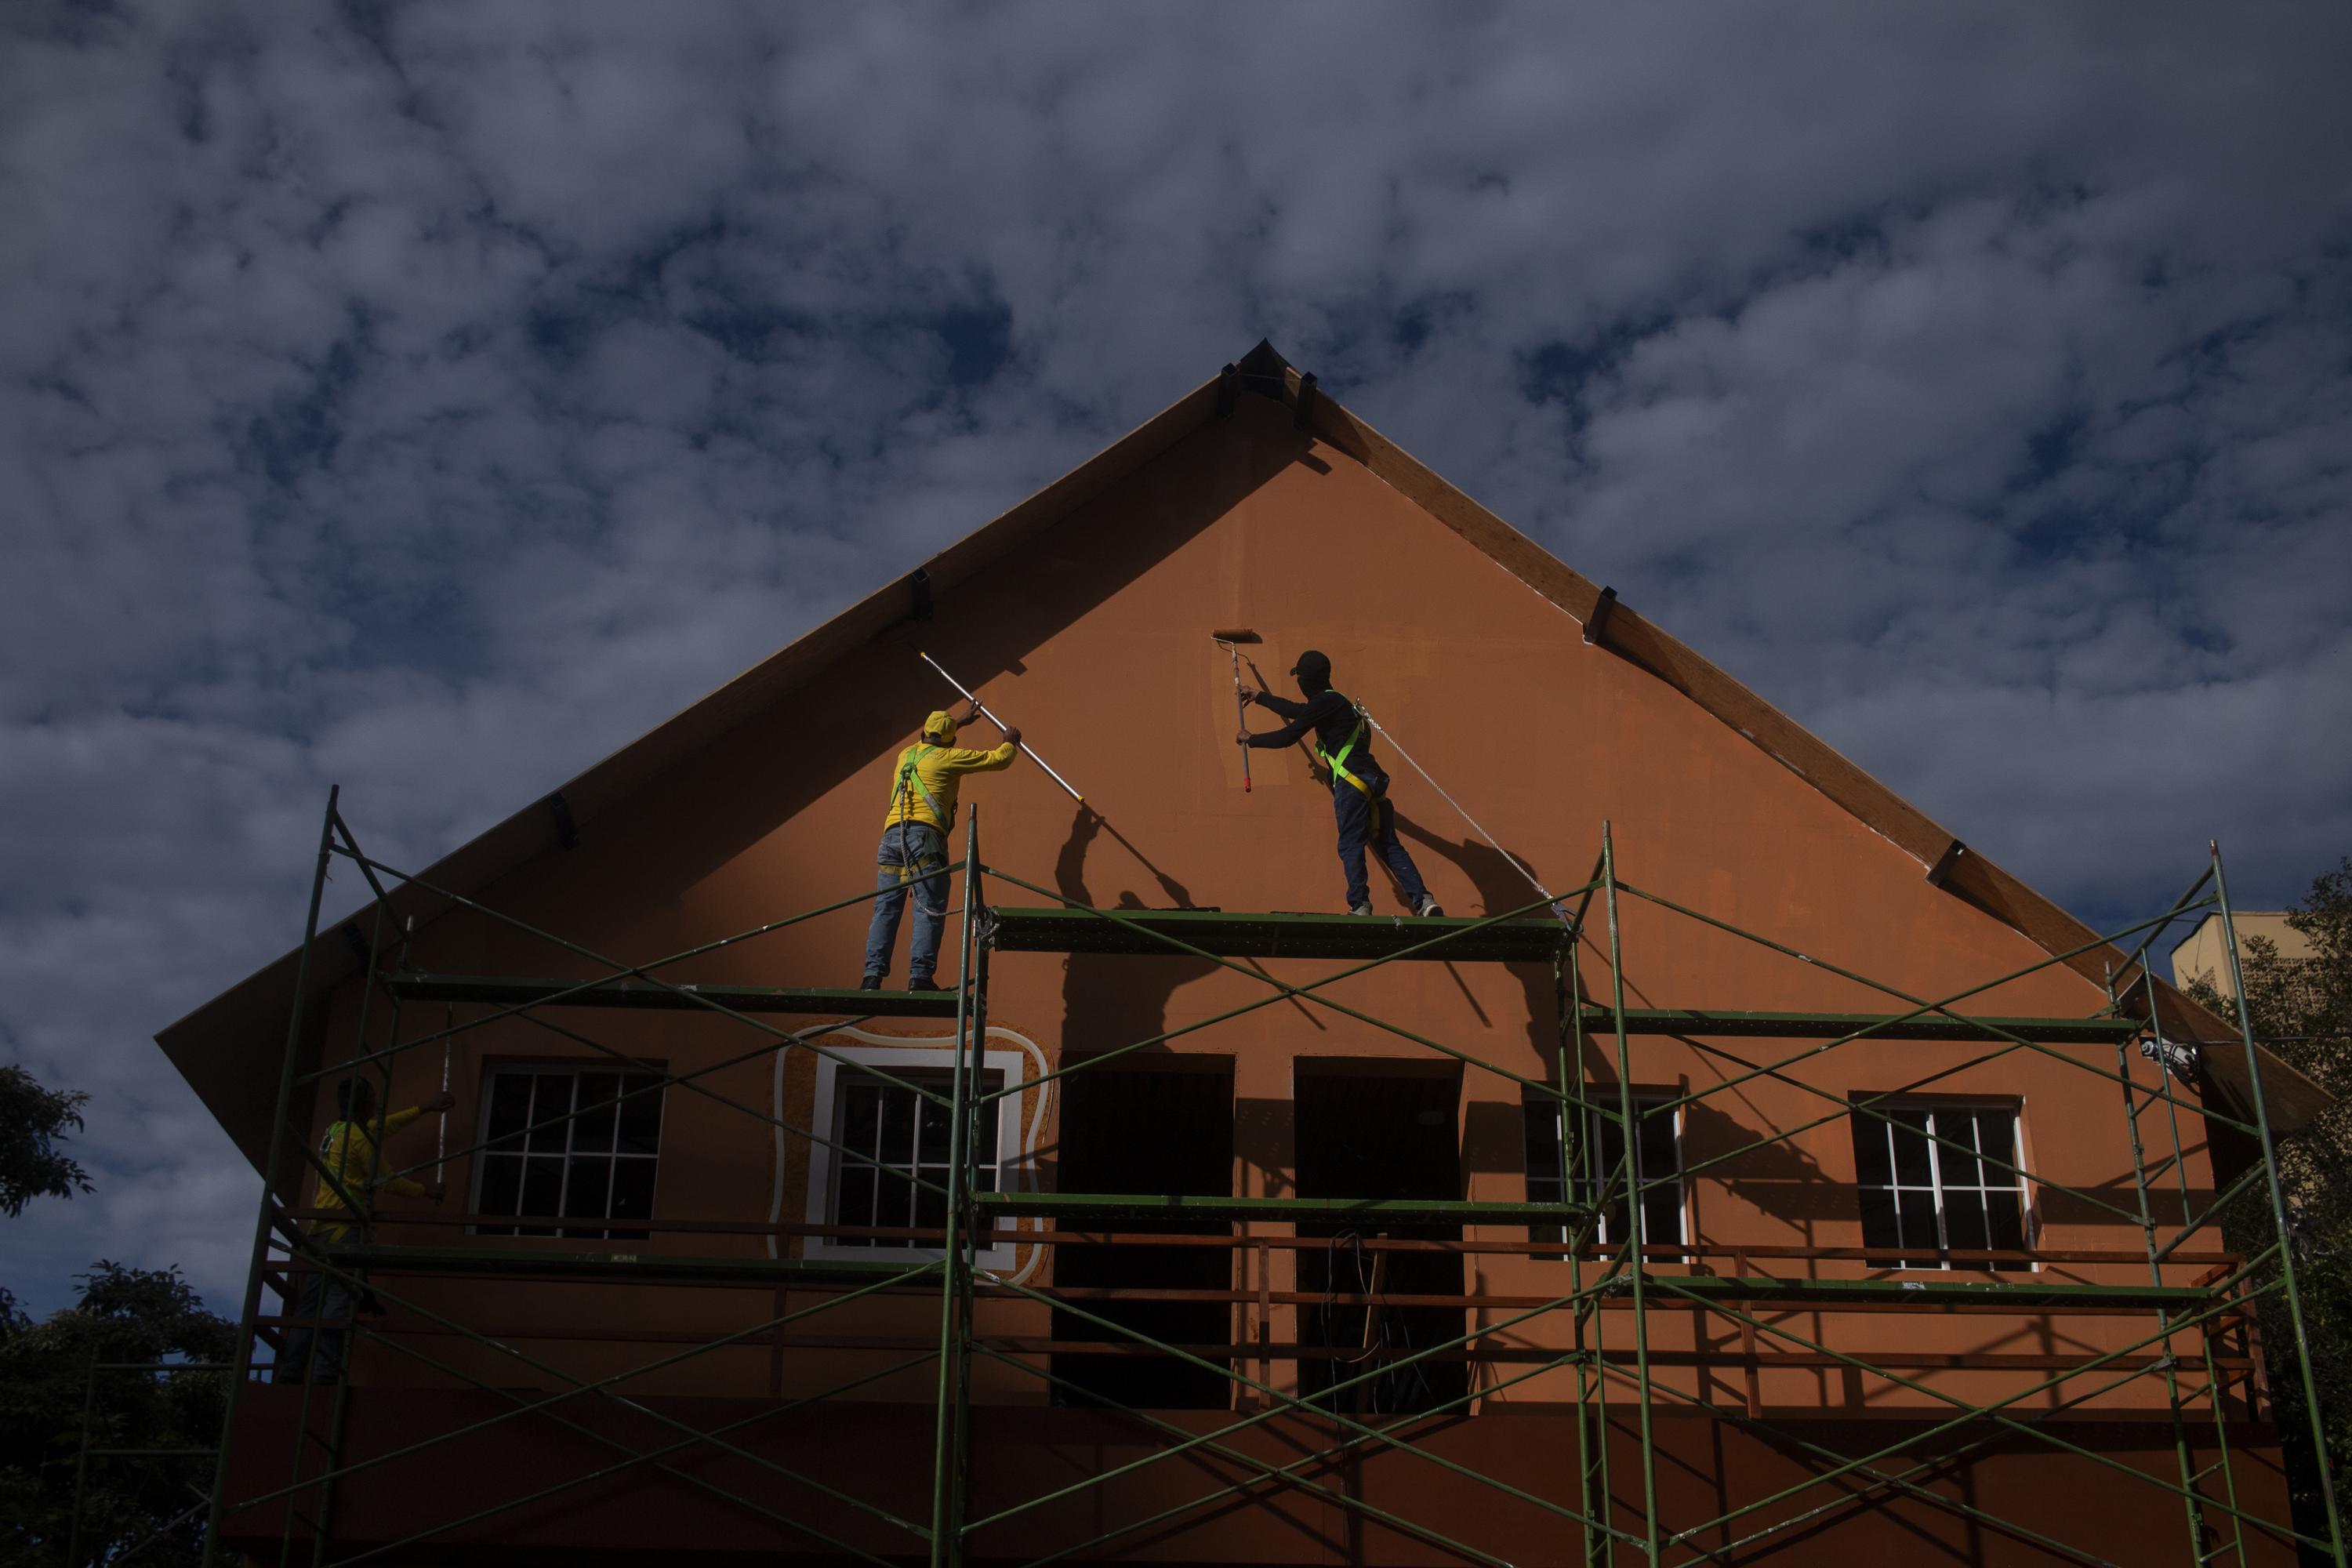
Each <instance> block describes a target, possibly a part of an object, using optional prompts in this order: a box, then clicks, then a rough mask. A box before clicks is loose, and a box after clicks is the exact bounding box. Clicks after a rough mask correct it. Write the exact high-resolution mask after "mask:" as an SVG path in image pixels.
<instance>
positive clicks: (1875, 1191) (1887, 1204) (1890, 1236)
mask: <svg viewBox="0 0 2352 1568" xmlns="http://www.w3.org/2000/svg"><path fill="white" fill-rule="evenodd" d="M1861 1196H1862V1244H1863V1246H1864V1247H1900V1246H1902V1245H1903V1238H1902V1237H1901V1235H1900V1234H1899V1233H1897V1231H1896V1230H1895V1194H1893V1193H1891V1192H1889V1191H1887V1190H1886V1189H1885V1187H1864V1188H1863V1189H1862V1194H1861ZM1871 1266H1872V1267H1873V1268H1885V1267H1887V1265H1886V1263H1885V1261H1884V1260H1880V1259H1874V1260H1873V1261H1872V1265H1871Z"/></svg>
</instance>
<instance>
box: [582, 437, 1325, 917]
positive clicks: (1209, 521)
mask: <svg viewBox="0 0 2352 1568" xmlns="http://www.w3.org/2000/svg"><path fill="white" fill-rule="evenodd" d="M1259 401H1260V400H1257V399H1244V400H1243V404H1242V405H1241V407H1239V408H1237V409H1236V410H1235V411H1234V415H1233V416H1232V417H1231V419H1230V420H1229V421H1226V422H1223V423H1220V424H1215V425H1212V426H1206V427H1204V428H1203V429H1202V430H1201V431H1199V432H1196V433H1195V434H1194V435H1193V436H1192V437H1187V438H1186V439H1185V440H1183V441H1181V442H1179V443H1178V444H1177V445H1176V446H1175V447H1171V449H1170V450H1169V451H1168V452H1167V453H1164V454H1162V455H1161V456H1160V457H1159V458H1155V459H1153V460H1152V461H1151V462H1149V463H1147V464H1145V465H1144V466H1143V467H1142V468H1139V469H1137V470H1136V471H1135V472H1134V473H1132V474H1130V475H1129V476H1128V477H1127V478H1125V479H1122V480H1120V481H1119V482H1118V484H1116V485H1113V486H1111V487H1110V488H1109V489H1106V490H1105V491H1104V492H1103V493H1102V494H1101V495H1100V496H1097V498H1095V499H1094V500H1092V501H1090V502H1088V503H1087V504H1086V505H1084V506H1082V507H1080V508H1079V509H1077V510H1076V511H1075V512H1073V513H1072V514H1071V515H1070V516H1069V517H1067V518H1066V519H1065V520H1063V521H1059V522H1057V523H1055V524H1054V525H1053V526H1052V527H1051V528H1050V529H1048V530H1047V531H1045V532H1044V533H1041V534H1039V535H1037V536H1036V537H1034V538H1033V539H1032V540H1030V541H1029V542H1026V543H1025V544H1024V545H1022V546H1020V547H1018V548H1017V549H1016V550H1015V552H1013V554H1012V555H1011V556H1009V557H1007V558H1005V559H1003V560H1000V561H997V562H995V563H992V564H990V565H988V566H986V567H983V568H982V569H981V570H980V571H978V572H977V573H975V574H973V575H972V576H971V578H970V579H968V580H967V581H965V582H963V583H961V584H957V585H955V586H953V587H950V588H947V589H944V590H941V591H940V592H939V593H938V595H937V596H936V599H935V601H934V604H933V606H932V612H931V616H932V618H930V619H929V620H927V621H916V620H913V619H911V618H910V619H908V620H907V621H903V622H901V623H899V624H898V626H894V627H892V628H891V629H889V630H887V631H885V632H883V633H881V634H880V635H878V636H877V637H873V638H872V639H870V640H869V641H867V642H866V643H865V644H863V645H862V646H858V647H851V648H846V649H844V650H842V652H841V653H840V654H839V655H838V656H837V657H835V658H832V659H831V662H829V663H827V664H825V665H824V667H823V668H822V669H821V670H820V671H819V672H818V679H819V680H821V682H822V689H821V690H820V689H817V688H814V687H804V688H803V689H800V690H798V691H795V692H793V693H791V694H789V695H787V696H786V697H784V698H782V700H779V701H777V702H776V703H775V704H773V705H772V707H770V708H767V709H764V710H758V711H755V712H751V713H747V714H746V715H744V719H745V721H744V722H742V723H740V724H739V725H737V727H736V728H735V729H733V730H732V731H729V732H728V733H727V734H725V735H724V736H722V737H720V738H719V740H717V741H716V742H713V743H712V744H711V746H710V747H709V751H708V752H705V753H704V756H703V758H702V760H700V761H699V762H698V763H697V764H696V765H695V766H692V767H688V768H679V769H675V770H673V771H672V772H671V773H669V774H668V775H667V776H666V777H664V778H661V779H657V780H656V781H654V782H653V783H652V784H649V785H648V786H647V787H646V789H645V790H643V791H641V792H640V793H639V795H637V796H636V797H635V799H633V800H631V801H629V802H627V803H625V805H622V806H619V807H616V808H615V809H614V810H613V811H610V812H607V813H606V814H604V816H603V817H601V818H599V819H598V820H597V821H596V822H595V823H593V824H589V825H583V826H584V828H585V832H584V834H583V837H595V838H597V839H598V840H599V841H600V843H599V847H600V850H602V853H601V854H600V855H599V856H596V857H572V859H571V860H570V861H568V862H566V861H563V860H562V859H560V858H558V859H554V860H549V861H547V862H546V863H545V864H547V865H551V866H559V867H562V868H566V869H570V870H572V874H573V875H575V876H581V877H588V876H592V875H593V877H595V878H596V879H598V880H599V881H600V882H601V881H603V880H604V879H607V878H609V877H611V876H613V875H616V874H617V875H621V876H625V878H626V879H627V884H628V886H629V887H630V889H631V892H632V898H633V899H634V900H635V901H636V902H637V903H638V905H639V906H641V907H642V906H644V905H646V904H654V905H659V904H662V903H664V902H669V903H673V904H674V903H675V902H677V900H680V899H681V898H683V897H684V895H685V894H686V893H687V892H688V889H692V888H694V887H695V886H696V885H697V884H698V883H700V882H701V881H702V880H703V879H705V878H707V877H709V875H710V874H711V873H712V872H713V871H714V870H716V869H717V868H719V867H720V866H722V865H725V864H726V863H727V862H729V861H730V860H732V859H734V858H737V857H738V856H740V855H741V854H742V853H743V852H744V851H745V850H746V849H748V848H750V847H751V846H752V845H754V844H756V843H757V842H758V841H759V840H760V839H761V838H762V837H765V836H766V835H768V834H769V833H770V832H772V831H773V829H774V828H775V826H776V825H777V824H778V823H780V822H783V821H787V820H789V819H790V818H791V817H792V816H794V815H795V814H797V813H798V812H800V811H802V810H803V809H805V808H806V807H807V806H808V805H810V804H811V803H813V802H814V801H816V800H817V799H819V798H821V797H822V796H824V795H826V794H827V793H829V792H830V791H832V790H833V789H835V787H837V786H838V785H840V784H842V783H843V781H844V780H845V779H847V778H850V777H852V776H854V775H856V774H857V773H860V772H865V771H871V772H872V773H874V776H875V780H876V784H875V791H876V793H875V800H874V820H875V825H876V831H877V833H878V832H879V831H880V825H881V819H882V813H883V808H884V806H885V805H887V794H888V791H887V768H886V767H884V766H883V765H882V764H883V763H884V762H886V761H887V759H888V758H889V757H891V756H893V755H895V754H896V752H897V751H898V748H899V747H901V746H903V745H906V744H908V743H910V742H913V740H914V739H915V738H916V731H917V730H918V729H919V726H920V724H921V723H922V720H923V716H924V715H925V714H926V713H929V711H930V710H933V709H935V708H940V707H945V706H948V705H950V702H952V701H953V700H955V699H954V693H953V692H952V691H950V690H949V689H948V688H947V686H946V684H945V683H944V682H943V681H941V680H940V678H939V676H938V675H937V674H935V673H934V672H933V671H932V670H931V669H930V668H929V667H927V666H925V665H924V664H922V663H921V662H920V661H919V659H918V658H916V657H915V654H916V650H917V649H918V648H927V649H929V651H930V652H932V653H934V654H936V655H937V656H939V658H940V659H941V661H942V662H943V663H944V664H946V665H947V667H948V668H950V669H952V670H954V671H955V672H956V676H957V679H961V680H962V681H964V682H966V683H967V684H968V685H970V686H971V688H972V689H974V690H977V691H981V692H982V693H983V694H985V693H986V691H987V689H988V687H989V685H990V683H992V682H993V681H995V680H997V679H999V678H1000V677H1002V676H1003V675H1005V674H1008V673H1017V672H1019V671H1020V670H1021V669H1022V668H1023V666H1022V658H1023V656H1024V654H1025V653H1027V652H1029V651H1030V650H1033V649H1035V648H1037V647H1040V646H1042V645H1044V644H1045V643H1046V642H1049V641H1050V640H1051V639H1052V638H1054V637H1055V636H1057V635H1058V634H1060V633H1061V632H1063V631H1065V630H1066V629H1067V628H1068V627H1069V626H1071V625H1072V624H1074V623H1075V622H1076V621H1078V620H1079V619H1081V618H1082V617H1083V616H1086V615H1087V613H1088V612H1090V611H1092V610H1093V609H1095V608H1096V607H1097V606H1098V605H1101V604H1102V603H1103V602H1104V601H1106V600H1108V599H1109V598H1110V597H1112V596H1113V595H1116V594H1118V592H1119V591H1120V590H1121V589H1123V588H1125V587H1126V586H1127V585H1128V584H1130V583H1132V582H1134V581H1135V580H1137V579H1138V578H1139V577H1141V576H1142V575H1143V574H1145V573H1146V572H1148V571H1150V569H1151V568H1152V567H1153V566H1154V565H1155V564H1157V563H1159V562H1160V561H1161V560H1162V559H1164V558H1165V557H1166V556H1167V555H1168V554H1169V553H1170V552H1173V551H1174V550H1176V549H1177V548H1179V547H1180V546H1181V545H1182V544H1183V543H1184V542H1186V541H1188V540H1190V539H1192V538H1193V537H1194V536H1196V535H1198V534H1199V533H1201V532H1202V531H1203V530H1205V529H1207V528H1209V527H1210V526H1211V525H1213V523H1214V522H1215V521H1217V520H1218V519H1219V518H1221V517H1223V516H1224V515H1226V514H1227V513H1228V512H1230V511H1231V510H1233V509H1234V507H1236V506H1237V505H1239V504H1240V503H1241V502H1242V501H1243V500H1244V499H1246V498H1247V497H1248V496H1249V495H1251V494H1252V493H1254V492H1255V491H1256V490H1257V489H1260V488H1262V487H1263V486H1265V484H1266V483H1267V482H1269V481H1270V480H1272V479H1274V477H1275V476H1276V475H1277V474H1279V473H1280V472H1282V471H1283V470H1284V469H1286V468H1290V467H1291V466H1293V465H1295V464H1298V463H1300V462H1302V461H1303V460H1304V459H1305V458H1306V457H1307V437H1305V436H1303V435H1302V434H1300V433H1299V432H1298V431H1297V430H1295V429H1293V428H1292V427H1291V426H1290V423H1289V421H1288V418H1287V417H1286V416H1283V415H1282V412H1281V410H1280V409H1278V408H1276V407H1275V405H1271V404H1267V405H1265V408H1264V409H1258V408H1255V407H1253V406H1252V405H1253V404H1255V403H1257V402H1259ZM1268 416H1272V417H1268ZM1203 443H1213V445H1212V446H1208V447H1205V448H1204V447H1203V445H1202V444H1203ZM1204 451H1205V458H1204ZM1106 517H1116V518H1118V520H1119V521H1118V526H1117V527H1106V526H1102V520H1103V519H1105V518H1106ZM910 608H911V605H910ZM1113 833H1114V837H1116V831H1115V830H1113ZM1129 847H1130V848H1132V846H1129ZM961 849H962V845H961V842H959V843H957V844H955V845H954V846H952V847H951V854H955V853H961ZM870 854H871V851H870V850H868V849H866V848H865V847H864V846H859V847H858V852H857V853H856V854H855V855H852V854H850V853H848V852H847V849H846V847H845V852H844V854H843V857H842V862H841V865H840V868H839V870H838V872H837V873H836V872H834V871H833V870H832V869H831V868H830V866H829V865H828V866H827V867H824V868H808V881H809V883H810V885H811V887H812V888H813V889H821V890H824V891H833V890H834V889H836V888H837V889H838V892H837V893H836V894H835V896H846V895H847V894H849V893H851V892H854V891H856V887H857V885H858V883H859V882H860V881H861V880H865V879H870V878H871V877H872V876H873V870H872V867H871V864H870V860H869V859H868V857H870ZM592 868H593V869H592ZM1163 882H1164V879H1163ZM1178 890H1179V891H1181V889H1178ZM557 896H559V897H560V896H561V895H560V894H559V895H557Z"/></svg>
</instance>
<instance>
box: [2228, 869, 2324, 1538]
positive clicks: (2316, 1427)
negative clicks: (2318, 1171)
mask: <svg viewBox="0 0 2352 1568" xmlns="http://www.w3.org/2000/svg"><path fill="white" fill-rule="evenodd" d="M2207 847H2208V848H2209V849H2210V850H2211V852H2212V855H2213V891H2214V892H2215V894H2216V895H2218V897H2219V899H2220V900H2221V941H2222V943H2223V945H2224V946H2225V947H2226V948H2227V949H2228V951H2229V954H2230V985H2231V989H2232V990H2233V991H2235V992H2236V993H2237V999H2238V1039H2239V1041H2240V1042H2241V1043H2242V1045H2244V1047H2245V1048H2246V1080H2247V1085H2248V1087H2249V1088H2250V1089H2252V1091H2253V1098H2254V1127H2255V1129H2256V1130H2257V1131H2259V1132H2260V1133H2261V1134H2262V1140H2263V1175H2264V1176H2265V1177H2266V1178H2267V1179H2268V1181H2269V1184H2270V1194H2271V1222H2272V1224H2273V1225H2274V1226H2277V1227H2278V1231H2277V1234H2278V1244H2279V1246H2278V1255H2279V1273H2280V1274H2281V1276H2282V1277H2284V1280H2285V1282H2286V1316H2287V1323H2288V1325H2289V1326H2290V1327H2291V1328H2292V1329H2293V1330H2294V1359H2295V1369H2296V1371H2298V1372H2299V1373H2302V1375H2303V1413H2304V1415H2305V1416H2306V1417H2307V1418H2308V1419H2309V1420H2310V1423H2311V1457H2312V1460H2313V1462H2314V1463H2315V1464H2316V1465H2317V1466H2318V1468H2319V1500H2320V1503H2321V1506H2322V1507H2323V1508H2325V1509H2326V1513H2327V1540H2328V1544H2329V1545H2330V1546H2331V1547H2332V1548H2333V1549H2334V1551H2335V1554H2336V1563H2337V1564H2338V1568H2341V1565H2342V1564H2343V1563H2344V1562H2345V1561H2346V1559H2345V1553H2344V1520H2343V1516H2342V1515H2341V1514H2340V1513H2339V1512H2337V1510H2336V1478H2335V1476H2334V1475H2333V1474H2332V1473H2331V1472H2330V1468H2329V1461H2328V1453H2327V1425H2326V1421H2325V1420H2323V1419H2322V1417H2321V1413H2320V1408H2319V1385H2318V1384H2317V1383H2316V1382H2315V1381H2314V1380H2313V1378H2312V1375H2311V1333H2310V1331H2309V1330H2308V1329H2307V1328H2306V1327H2305V1322H2304V1316H2303V1288H2302V1286H2301V1285H2300V1283H2298V1281H2297V1279H2296V1276H2295V1267H2294V1231H2293V1228H2292V1225H2291V1222H2290V1221H2289V1220H2288V1218H2287V1212H2286V1192H2285V1190H2284V1188H2282V1187H2281V1186H2280V1185H2279V1173H2278V1144H2277V1142H2276V1141H2275V1140H2274V1139H2273V1137H2272V1136H2271V1112H2270V1106H2269V1104H2268V1102H2267V1101H2265V1100H2263V1053H2262V1049H2261V1047H2258V1046H2256V1045H2255V1044H2254V1020H2253V1015H2252V1014H2251V1013H2249V1012H2248V1011H2247V1010H2246V977H2245V975H2244V974H2242V973H2240V971H2239V967H2238V927H2237V922H2236V921H2234V920H2233V919H2232V918H2231V914H2230V885H2229V883H2228V881H2227V880H2225V879H2223V877H2222V875H2221V844H2220V843H2219V842H2218V841H2217V842H2213V843H2210V844H2209V845H2208V846H2207Z"/></svg>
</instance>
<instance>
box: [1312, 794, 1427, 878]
mask: <svg viewBox="0 0 2352 1568" xmlns="http://www.w3.org/2000/svg"><path fill="white" fill-rule="evenodd" d="M1331 806H1332V810H1333V811H1334V812H1335V813H1337V815H1338V816H1339V869H1340V870H1341V871H1342V872H1344V873H1345V874H1346V876H1347V879H1348V907H1349V909H1351V910H1352V909H1354V908H1355V907H1356V906H1358V905H1359V904H1362V903H1365V902H1368V901H1369V900H1370V898H1371V896H1372V889H1371V885H1370V883H1369V882H1367V881H1366V880H1365V879H1364V846H1365V845H1366V844H1370V845H1371V847H1373V848H1375V849H1378V850H1379V851H1380V852H1381V859H1383V860H1385V861H1387V862H1388V864H1389V869H1390V870H1391V871H1392V872H1394V873H1395V875H1396V879H1397V884H1398V886H1400V887H1401V888H1402V889H1404V901H1405V907H1406V908H1407V909H1412V908H1414V907H1416V906H1417V905H1419V904H1420V902H1421V900H1423V898H1425V897H1427V896H1428V893H1429V889H1427V888H1426V887H1424V886H1423V885H1422V880H1421V868H1420V867H1418V866H1415V865H1414V864H1413V863H1412V856H1411V855H1409V854H1407V853H1405V847H1404V845H1403V844H1402V842H1400V841H1399V840H1398V838H1397V836H1396V814H1395V813H1394V811H1393V810H1391V807H1390V805H1389V803H1388V801H1387V799H1386V798H1385V797H1382V798H1380V799H1373V798H1371V797H1369V796H1367V795H1365V794H1364V792H1363V791H1362V790H1360V789H1358V788H1357V787H1356V786H1355V785H1353V784H1347V783H1344V782H1342V781H1340V780H1338V779H1334V780H1333V781H1332V783H1331Z"/></svg>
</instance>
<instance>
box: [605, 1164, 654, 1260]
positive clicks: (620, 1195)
mask: <svg viewBox="0 0 2352 1568" xmlns="http://www.w3.org/2000/svg"><path fill="white" fill-rule="evenodd" d="M609 1212H610V1213H611V1214H612V1216H613V1217H614V1219H651V1218H652V1217H653V1215H654V1163H653V1162H652V1161H651V1160H615V1161H614V1162H613V1203H612V1207H611V1210H610V1211H609ZM611 1234H612V1236H613V1238H614V1240H616V1241H619V1240H624V1239H626V1240H640V1239H642V1238H643V1237H644V1236H645V1234H646V1233H645V1232H644V1231H642V1230H616V1231H614V1232H612V1233H611Z"/></svg>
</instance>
